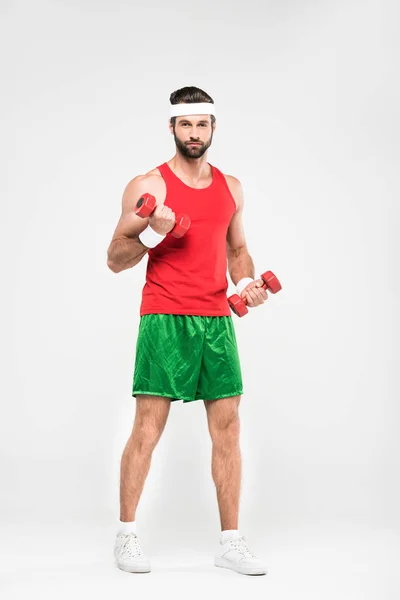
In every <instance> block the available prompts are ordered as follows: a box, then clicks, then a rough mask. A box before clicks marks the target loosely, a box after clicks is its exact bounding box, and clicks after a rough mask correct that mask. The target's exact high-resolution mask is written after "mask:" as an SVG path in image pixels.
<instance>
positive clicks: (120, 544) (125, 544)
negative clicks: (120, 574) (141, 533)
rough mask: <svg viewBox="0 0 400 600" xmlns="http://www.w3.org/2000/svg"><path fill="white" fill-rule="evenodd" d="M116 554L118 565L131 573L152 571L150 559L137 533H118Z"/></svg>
mask: <svg viewBox="0 0 400 600" xmlns="http://www.w3.org/2000/svg"><path fill="white" fill-rule="evenodd" d="M114 556H115V558H116V561H117V566H118V567H119V568H120V569H122V570H123V571H128V572H129V573H148V572H149V571H151V566H150V561H149V560H148V559H147V558H146V557H145V555H144V552H143V550H142V549H141V547H140V542H139V538H138V536H137V535H136V533H118V534H117V539H116V540H115V546H114Z"/></svg>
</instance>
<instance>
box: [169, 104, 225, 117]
mask: <svg viewBox="0 0 400 600" xmlns="http://www.w3.org/2000/svg"><path fill="white" fill-rule="evenodd" d="M185 115H215V105H214V104H212V103H211V102H201V103H199V104H194V103H192V104H189V103H184V104H170V117H183V116H185Z"/></svg>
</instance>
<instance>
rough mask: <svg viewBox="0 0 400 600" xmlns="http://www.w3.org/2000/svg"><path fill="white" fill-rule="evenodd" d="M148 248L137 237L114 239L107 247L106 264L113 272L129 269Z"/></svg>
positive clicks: (140, 258)
mask: <svg viewBox="0 0 400 600" xmlns="http://www.w3.org/2000/svg"><path fill="white" fill-rule="evenodd" d="M148 250H149V248H147V247H146V246H144V245H143V244H142V242H141V241H140V240H139V238H138V237H132V238H120V239H116V240H114V241H113V242H112V243H111V244H110V247H109V249H108V252H107V265H108V267H109V268H110V269H111V271H114V273H119V272H120V271H124V270H125V269H130V268H131V267H134V266H135V265H137V264H138V263H139V262H140V261H141V260H142V258H143V256H144V255H145V254H146V252H148Z"/></svg>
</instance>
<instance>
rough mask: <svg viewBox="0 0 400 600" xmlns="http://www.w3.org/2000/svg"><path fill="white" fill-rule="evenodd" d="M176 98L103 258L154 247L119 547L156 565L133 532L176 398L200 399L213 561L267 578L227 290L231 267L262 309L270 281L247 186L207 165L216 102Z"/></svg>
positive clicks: (115, 263)
mask: <svg viewBox="0 0 400 600" xmlns="http://www.w3.org/2000/svg"><path fill="white" fill-rule="evenodd" d="M170 103H171V106H170V117H171V118H170V122H169V128H170V131H171V133H172V134H173V136H174V139H175V144H176V153H175V156H174V157H173V158H171V160H169V161H168V162H166V163H164V164H162V165H160V166H159V167H157V168H156V169H153V170H151V171H149V172H148V173H146V174H145V175H139V176H137V177H135V178H134V179H132V180H131V181H130V182H129V183H128V185H127V186H126V189H125V191H124V194H123V198H122V214H121V217H120V220H119V222H118V224H117V227H116V230H115V232H114V235H113V238H112V241H111V243H110V246H109V248H108V261H107V264H108V266H109V268H110V269H111V270H112V271H113V272H114V273H119V272H120V271H123V270H124V269H129V268H130V267H133V266H135V265H137V264H138V263H139V262H140V260H141V259H142V258H143V256H144V255H145V254H146V253H148V264H147V272H146V283H145V286H144V288H143V294H142V303H141V308H140V326H139V333H138V339H137V347H136V361H135V369H134V377H133V388H132V396H134V397H136V414H135V420H134V425H133V429H132V433H131V436H130V438H129V440H128V442H127V445H126V447H125V450H124V452H123V456H122V460H121V488H120V504H121V506H120V508H121V511H120V522H119V529H118V533H117V539H116V542H115V548H114V554H115V558H116V561H117V565H118V567H119V568H121V569H123V570H125V571H130V572H148V571H150V569H151V567H150V562H149V560H148V559H147V558H146V557H145V555H144V553H143V551H142V549H141V547H140V542H139V538H138V536H137V530H136V522H135V512H136V508H137V505H138V502H139V499H140V496H141V493H142V490H143V487H144V482H145V480H146V477H147V474H148V471H149V468H150V463H151V456H152V452H153V450H154V448H155V446H156V445H157V443H158V440H159V439H160V437H161V434H162V432H163V430H164V427H165V423H166V420H167V417H168V414H169V410H170V405H171V402H174V401H177V400H182V401H183V402H193V401H196V400H199V399H202V400H203V401H204V405H205V408H206V413H207V421H208V429H209V432H210V435H211V439H212V476H213V480H214V483H215V486H216V492H217V501H218V507H219V514H220V522H221V534H220V543H219V546H218V550H217V553H216V556H215V560H214V564H215V566H220V567H225V568H229V569H233V570H235V571H237V572H239V573H243V574H249V575H250V574H265V573H266V569H265V567H264V565H263V564H262V563H261V561H260V560H259V559H258V558H257V557H256V556H254V554H253V553H252V552H251V551H250V549H249V547H248V544H247V541H246V539H245V538H244V537H243V536H242V535H240V534H239V530H238V512H239V495H240V478H241V456H240V446H239V429H240V424H239V414H238V408H239V403H240V398H241V394H242V393H243V390H242V377H241V369H240V362H239V356H238V351H237V346H236V338H235V331H234V327H233V322H232V316H231V311H230V307H229V304H228V301H227V296H226V291H227V287H228V282H227V278H226V271H227V267H228V270H229V274H230V277H231V279H232V281H233V283H234V284H235V285H236V286H237V290H238V293H239V294H240V295H241V297H242V298H243V299H246V301H247V305H248V306H249V307H255V306H259V305H261V304H263V303H264V301H265V300H267V293H266V291H265V290H264V288H263V287H262V286H263V281H262V280H260V279H259V280H254V265H253V261H252V259H251V257H250V255H249V253H248V250H247V246H246V240H245V236H244V232H243V226H242V211H243V193H242V187H241V184H240V182H239V181H238V179H236V178H235V177H232V176H229V175H223V174H222V173H221V171H219V170H218V169H217V168H216V167H214V166H212V165H211V164H209V163H208V162H207V150H208V148H209V147H210V146H211V143H212V138H213V134H214V131H215V128H216V120H215V107H214V101H213V99H212V98H211V97H210V96H209V95H208V94H207V93H206V92H204V91H203V90H201V89H199V88H196V87H185V88H182V89H180V90H177V91H175V92H173V93H172V94H171V96H170ZM145 193H149V194H151V195H153V196H154V197H155V198H156V208H155V209H154V211H153V213H152V214H151V215H150V216H149V217H147V218H141V217H139V216H138V215H136V214H135V209H136V205H137V202H138V200H139V198H140V197H141V196H142V194H145ZM179 213H185V214H187V215H188V216H189V218H190V220H191V224H190V228H189V230H188V231H187V232H186V234H185V235H184V236H182V237H180V238H177V237H174V236H173V235H171V234H169V232H171V230H172V229H173V227H174V225H175V218H176V217H177V215H178V214H179ZM168 234H169V235H168Z"/></svg>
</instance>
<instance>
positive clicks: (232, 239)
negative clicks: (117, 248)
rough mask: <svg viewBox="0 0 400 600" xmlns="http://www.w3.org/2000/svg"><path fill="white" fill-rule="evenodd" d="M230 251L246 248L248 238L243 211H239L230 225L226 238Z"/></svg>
mask: <svg viewBox="0 0 400 600" xmlns="http://www.w3.org/2000/svg"><path fill="white" fill-rule="evenodd" d="M226 241H227V245H228V250H231V251H232V250H237V249H238V248H243V247H245V246H246V238H245V234H244V229H243V221H242V211H241V210H240V209H238V210H237V211H236V212H235V214H234V215H233V217H232V219H231V222H230V223H229V227H228V233H227V236H226Z"/></svg>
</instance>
